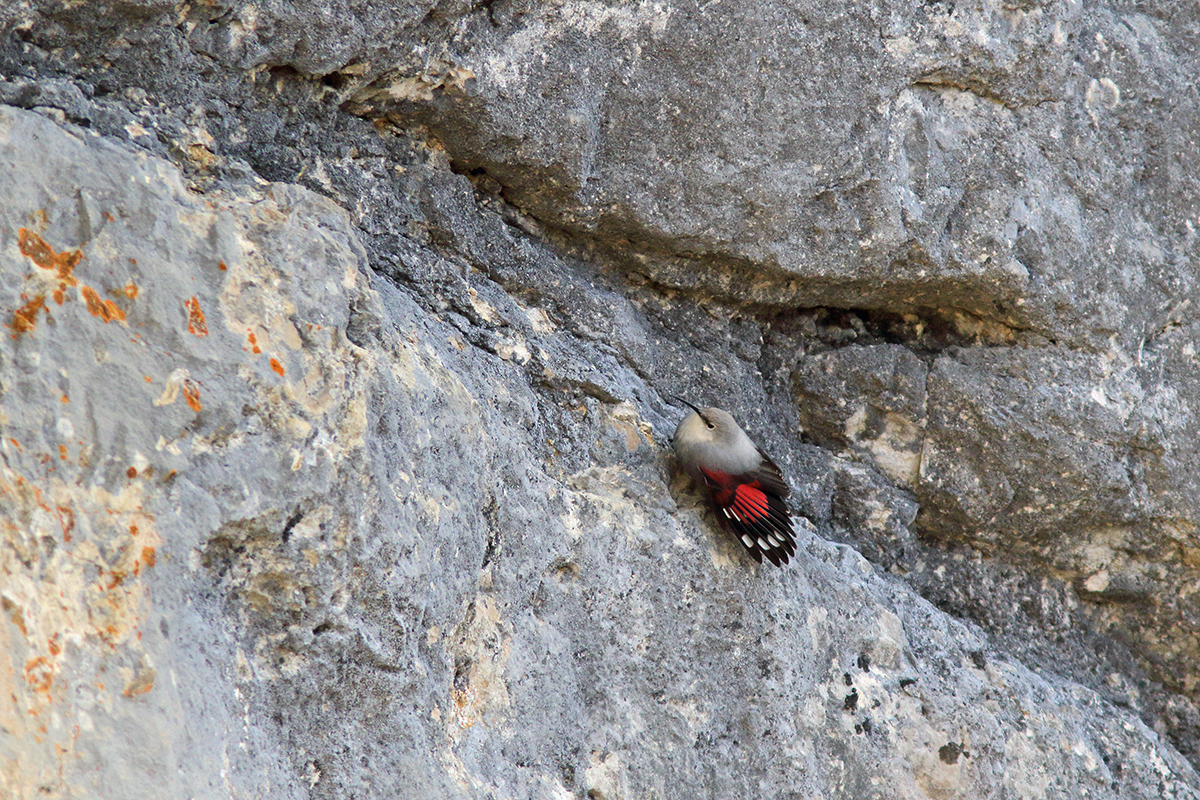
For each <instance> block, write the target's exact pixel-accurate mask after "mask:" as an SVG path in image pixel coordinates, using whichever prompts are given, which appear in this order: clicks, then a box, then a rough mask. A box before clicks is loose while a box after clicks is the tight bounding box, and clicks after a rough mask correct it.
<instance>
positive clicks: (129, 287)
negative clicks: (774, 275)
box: [121, 281, 141, 300]
mask: <svg viewBox="0 0 1200 800" xmlns="http://www.w3.org/2000/svg"><path fill="white" fill-rule="evenodd" d="M121 291H122V292H123V293H124V294H125V296H126V297H128V298H129V299H130V300H137V296H138V294H139V293H140V292H141V289H139V288H138V286H137V284H136V283H134V282H133V281H130V282H129V283H127V284H125V288H123V289H122V290H121Z"/></svg>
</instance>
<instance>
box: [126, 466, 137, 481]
mask: <svg viewBox="0 0 1200 800" xmlns="http://www.w3.org/2000/svg"><path fill="white" fill-rule="evenodd" d="M125 477H127V478H136V477H137V467H130V468H129V469H127V470H125Z"/></svg>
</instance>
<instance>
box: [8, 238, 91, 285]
mask: <svg viewBox="0 0 1200 800" xmlns="http://www.w3.org/2000/svg"><path fill="white" fill-rule="evenodd" d="M17 247H18V248H20V250H21V253H22V255H25V256H28V257H29V260H30V261H32V262H33V263H34V264H37V265H38V266H39V267H41V268H42V269H48V270H53V271H54V273H55V277H56V278H57V279H58V281H59V283H60V284H61V285H62V286H74V285H75V284H76V283H77V281H76V280H75V276H74V275H73V274H72V273H74V271H75V265H76V264H78V263H79V262H80V261H82V260H83V253H82V252H81V251H79V250H71V251H69V252H63V253H56V252H54V248H53V247H51V246H50V245H49V244H47V243H46V240H45V239H43V238H42V237H40V236H38V235H37V234H36V233H34V232H33V231H31V230H29V229H28V228H19V229H18V230H17Z"/></svg>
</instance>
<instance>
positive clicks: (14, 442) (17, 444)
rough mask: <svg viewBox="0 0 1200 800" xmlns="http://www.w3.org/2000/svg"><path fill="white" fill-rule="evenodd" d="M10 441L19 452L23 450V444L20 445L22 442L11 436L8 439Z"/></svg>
mask: <svg viewBox="0 0 1200 800" xmlns="http://www.w3.org/2000/svg"><path fill="white" fill-rule="evenodd" d="M8 440H9V441H10V442H12V446H13V447H15V448H17V449H18V450H20V449H21V443H20V442H18V441H17V440H16V439H14V438H13V437H11V436H10V437H8Z"/></svg>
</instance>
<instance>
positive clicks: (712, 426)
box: [708, 422, 717, 431]
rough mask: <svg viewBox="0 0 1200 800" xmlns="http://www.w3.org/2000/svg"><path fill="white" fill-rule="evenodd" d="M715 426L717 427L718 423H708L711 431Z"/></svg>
mask: <svg viewBox="0 0 1200 800" xmlns="http://www.w3.org/2000/svg"><path fill="white" fill-rule="evenodd" d="M715 427H717V426H716V425H713V424H712V423H711V422H710V423H708V429H709V430H710V431H711V430H712V429H713V428H715Z"/></svg>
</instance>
